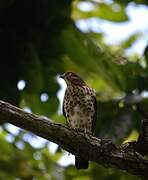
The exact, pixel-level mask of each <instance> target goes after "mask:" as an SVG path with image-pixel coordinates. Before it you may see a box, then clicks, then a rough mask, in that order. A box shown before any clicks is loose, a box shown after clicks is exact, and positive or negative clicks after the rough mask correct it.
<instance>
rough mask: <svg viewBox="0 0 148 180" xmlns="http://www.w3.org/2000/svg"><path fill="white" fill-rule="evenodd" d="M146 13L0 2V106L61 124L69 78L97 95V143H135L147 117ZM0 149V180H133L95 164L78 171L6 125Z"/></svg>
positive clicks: (78, 4) (64, 1) (72, 0)
mask: <svg viewBox="0 0 148 180" xmlns="http://www.w3.org/2000/svg"><path fill="white" fill-rule="evenodd" d="M147 5H148V1H147V0H122V1H120V0H92V1H89V0H88V1H85V0H82V1H80V0H2V1H0V60H1V61H0V99H1V100H4V101H7V102H10V103H12V104H13V105H16V106H18V107H20V108H22V109H24V110H25V111H27V112H33V113H35V114H37V115H40V116H45V117H48V118H50V119H51V120H52V121H53V122H57V123H62V124H64V123H65V119H64V117H63V116H62V111H61V107H62V100H63V95H64V90H65V88H66V85H65V83H64V81H63V80H61V79H59V78H58V75H59V74H61V73H63V72H65V71H74V72H76V73H78V74H79V75H80V76H81V77H82V78H83V79H84V80H85V81H86V82H87V84H88V85H89V86H90V87H92V88H93V89H95V90H96V94H97V104H98V110H97V111H98V119H97V126H96V131H95V134H96V136H98V137H99V138H109V139H111V140H112V141H113V142H114V143H116V144H121V143H125V142H128V141H131V140H136V139H137V137H138V134H139V129H140V121H141V119H143V118H144V117H143V115H144V114H145V113H146V112H148V70H147V66H148V20H147V19H148V6H147ZM137 107H140V108H137ZM147 114H148V113H147ZM0 144H1V148H0V180H6V179H7V180H13V179H15V180H19V179H24V180H38V179H39V180H50V179H51V180H70V179H74V180H98V179H99V180H125V179H126V180H136V179H138V178H137V177H136V176H133V175H130V174H128V173H126V172H123V171H120V170H117V169H111V168H107V167H103V166H100V165H97V164H95V163H90V167H89V169H88V170H85V171H83V170H80V171H78V170H76V169H75V167H74V156H72V155H68V153H67V152H65V151H64V150H61V149H60V148H59V147H58V145H56V144H54V143H51V142H48V141H46V140H44V139H42V138H39V137H37V136H35V135H33V134H31V133H29V132H26V131H24V130H22V129H19V128H17V127H15V126H13V125H10V124H7V123H5V124H1V126H0Z"/></svg>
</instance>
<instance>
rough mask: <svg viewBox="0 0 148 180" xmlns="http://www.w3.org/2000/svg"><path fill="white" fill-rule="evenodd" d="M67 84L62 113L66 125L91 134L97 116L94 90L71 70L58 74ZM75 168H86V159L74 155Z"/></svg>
mask: <svg viewBox="0 0 148 180" xmlns="http://www.w3.org/2000/svg"><path fill="white" fill-rule="evenodd" d="M60 77H61V78H63V79H64V80H65V82H66V84H67V89H66V91H65V96H64V101H63V115H64V116H65V118H66V123H67V125H68V126H69V127H70V128H72V129H75V130H77V131H81V132H84V133H85V134H91V135H93V133H94V129H95V123H96V118H97V107H96V106H97V103H96V95H95V91H94V90H93V89H92V88H90V87H88V85H87V84H86V83H85V82H84V81H83V80H82V78H81V77H79V76H78V75H77V74H75V73H73V72H66V73H64V74H63V75H60ZM75 166H76V168H77V169H87V168H88V160H87V157H86V159H84V158H81V157H79V156H76V157H75Z"/></svg>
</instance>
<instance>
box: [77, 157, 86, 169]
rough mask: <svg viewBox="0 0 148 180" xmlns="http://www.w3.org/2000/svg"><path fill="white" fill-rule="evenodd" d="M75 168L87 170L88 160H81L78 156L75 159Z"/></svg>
mask: <svg viewBox="0 0 148 180" xmlns="http://www.w3.org/2000/svg"><path fill="white" fill-rule="evenodd" d="M75 166H76V168H77V169H87V168H88V160H86V159H83V158H81V157H79V156H76V157H75Z"/></svg>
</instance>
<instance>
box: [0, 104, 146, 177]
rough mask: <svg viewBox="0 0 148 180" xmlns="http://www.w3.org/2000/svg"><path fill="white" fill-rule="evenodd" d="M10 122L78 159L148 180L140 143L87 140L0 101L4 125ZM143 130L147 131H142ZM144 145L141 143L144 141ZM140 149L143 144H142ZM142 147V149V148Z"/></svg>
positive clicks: (0, 113) (88, 137) (47, 120)
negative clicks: (79, 157) (78, 156)
mask: <svg viewBox="0 0 148 180" xmlns="http://www.w3.org/2000/svg"><path fill="white" fill-rule="evenodd" d="M2 122H8V123H11V124H13V125H15V126H17V127H20V128H22V129H25V130H28V131H31V132H32V133H34V134H36V135H38V136H40V137H42V138H45V139H47V140H49V141H52V142H55V143H57V144H59V145H60V146H61V147H62V148H63V149H65V150H67V151H68V152H70V153H72V154H74V155H80V156H81V157H83V158H86V157H87V158H88V160H90V161H93V162H96V163H98V164H101V165H103V166H105V167H115V168H118V169H122V170H126V171H127V172H129V173H131V174H134V175H137V176H139V177H142V178H148V173H147V172H148V161H147V160H145V159H144V157H143V156H142V155H141V154H142V153H141V154H139V153H140V150H139V149H138V152H137V151H136V148H137V143H138V141H137V142H136V141H133V142H130V143H126V144H124V145H120V146H117V145H115V144H113V143H112V142H111V141H110V140H104V139H98V138H96V137H93V136H90V135H88V136H86V135H84V134H83V133H81V132H76V131H74V130H71V129H69V128H68V127H66V126H64V125H61V124H56V123H53V122H52V121H50V120H49V119H47V118H43V117H39V116H37V115H34V114H32V113H27V112H25V111H23V110H21V109H19V108H17V107H15V106H13V105H11V104H9V103H6V102H3V101H0V123H2ZM142 129H143V128H142ZM140 142H141V139H140ZM138 145H139V144H138ZM138 147H139V146H138Z"/></svg>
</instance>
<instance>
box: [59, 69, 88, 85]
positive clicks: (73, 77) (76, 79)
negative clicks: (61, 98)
mask: <svg viewBox="0 0 148 180" xmlns="http://www.w3.org/2000/svg"><path fill="white" fill-rule="evenodd" d="M60 78H62V79H64V80H65V82H66V84H67V85H71V86H86V83H85V82H84V81H83V79H82V78H81V77H80V76H78V75H77V74H75V73H73V72H66V73H64V74H62V75H60Z"/></svg>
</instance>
